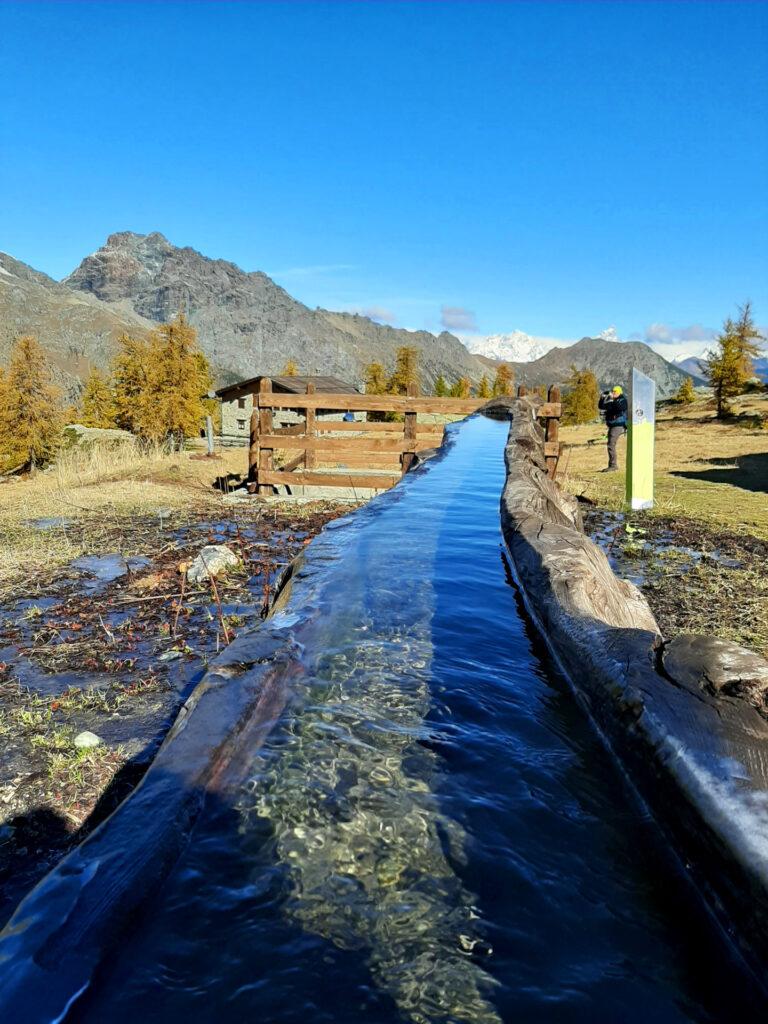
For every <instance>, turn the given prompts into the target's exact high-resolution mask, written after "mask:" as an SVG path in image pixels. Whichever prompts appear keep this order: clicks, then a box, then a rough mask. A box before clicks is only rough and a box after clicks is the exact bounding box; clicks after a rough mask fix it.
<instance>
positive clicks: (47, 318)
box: [0, 231, 686, 397]
mask: <svg viewBox="0 0 768 1024" xmlns="http://www.w3.org/2000/svg"><path fill="white" fill-rule="evenodd" d="M179 310H184V311H185V312H186V314H187V315H188V316H189V318H190V320H191V322H192V324H193V325H194V326H195V327H196V328H197V332H198V339H199V342H200V345H201V347H202V349H203V351H204V352H205V354H206V355H207V357H208V359H209V360H210V362H211V365H212V367H213V370H214V374H215V376H216V380H217V383H218V384H228V383H232V382H234V381H236V380H241V379H243V378H247V377H253V376H256V375H258V374H261V373H264V374H278V373H280V371H281V370H282V369H283V367H284V366H285V363H286V361H287V360H288V359H293V360H295V362H296V363H297V364H298V366H299V370H300V372H303V373H306V374H315V373H320V374H332V375H334V376H338V377H341V378H343V379H346V380H349V381H351V382H354V383H357V382H360V381H361V380H362V379H363V376H364V371H365V366H366V365H367V364H368V363H371V362H380V363H383V364H384V366H385V367H386V368H388V369H389V368H393V366H394V361H395V353H396V350H397V349H398V347H400V346H402V345H413V346H415V347H417V348H418V349H419V350H420V367H421V372H422V385H423V386H424V387H425V388H430V387H431V386H432V385H433V384H434V382H435V380H436V378H437V377H438V376H439V375H441V374H442V375H443V376H444V377H445V378H446V379H447V380H448V381H449V382H452V381H455V380H456V379H457V378H458V377H462V376H466V377H469V379H470V380H471V381H473V382H475V383H476V382H478V381H479V380H480V378H481V377H482V375H483V374H484V373H488V372H489V368H491V367H493V366H495V365H497V361H498V360H499V359H504V360H505V361H507V362H510V363H511V364H512V365H513V366H514V367H515V369H516V372H517V380H518V382H520V383H524V384H528V385H534V384H552V383H560V384H562V383H563V382H564V381H565V379H566V377H567V376H568V372H569V370H570V366H571V364H572V363H575V364H576V365H577V366H580V367H582V366H588V367H589V368H590V369H592V370H593V371H594V372H595V374H596V375H597V377H598V379H599V380H600V383H601V385H602V386H608V385H609V384H612V383H614V382H616V381H618V382H619V383H626V381H627V380H628V378H629V374H630V371H631V367H632V365H633V363H634V365H636V366H638V367H639V368H640V369H642V370H643V372H645V373H648V374H649V375H650V376H652V377H654V379H655V380H656V381H657V385H658V390H659V395H660V396H661V397H664V396H666V395H668V394H670V393H671V392H672V391H675V390H677V388H678V387H679V385H680V382H681V381H682V380H683V379H684V377H685V376H686V373H685V372H684V371H683V370H681V369H679V368H677V367H675V366H673V365H672V364H671V363H668V362H667V361H666V360H665V359H663V358H662V357H661V356H659V355H657V354H656V353H655V352H653V351H652V350H651V349H650V348H649V347H648V346H647V345H644V344H642V343H640V342H618V341H615V340H610V339H611V338H612V337H613V338H615V332H613V333H611V332H612V329H609V330H608V331H604V332H603V336H602V337H600V338H591V339H590V338H583V339H582V340H581V341H580V342H578V343H577V344H575V345H571V346H569V347H568V348H552V349H550V350H549V351H547V350H546V345H545V344H543V343H542V342H541V341H540V340H537V339H533V338H531V337H530V336H529V335H525V334H523V332H521V331H515V332H513V333H512V334H508V335H493V336H492V337H491V338H486V339H483V344H480V342H478V344H477V346H476V351H477V352H478V354H473V353H471V352H470V351H468V349H467V348H466V347H465V345H464V344H462V342H461V341H460V340H459V339H458V338H457V337H455V336H454V335H453V334H449V333H448V332H447V331H444V332H443V333H441V334H439V335H434V334H430V333H429V332H428V331H406V330H400V329H397V328H394V327H389V326H387V325H384V324H379V323H375V322H374V321H373V320H370V319H369V318H368V317H365V316H361V315H359V314H353V313H336V312H332V311H330V310H325V309H319V308H318V309H309V308H308V307H307V306H304V305H303V304H302V303H300V302H298V301H297V300H296V299H294V298H292V296H290V295H289V294H288V293H287V292H286V291H285V290H284V289H283V288H281V287H280V286H279V285H277V284H275V282H274V281H272V280H271V279H270V278H269V277H268V276H267V275H266V274H264V273H261V272H260V271H255V272H246V271H243V270H241V269H240V268H239V267H237V266H236V265H235V264H234V263H230V262H228V261H226V260H218V259H216V260H214V259H209V258H207V257H206V256H203V255H202V254H201V253H199V252H197V251H196V250H195V249H191V248H178V247H177V246H174V245H172V244H171V243H170V242H169V241H168V240H167V239H166V238H165V237H164V236H163V235H161V234H159V233H158V232H153V233H152V234H148V235H139V234H134V233H133V232H130V231H124V232H121V233H118V234H114V235H110V236H109V238H108V239H107V241H106V243H105V244H104V245H103V246H102V247H101V248H100V249H98V250H97V251H96V252H94V253H92V254H91V255H90V256H87V257H86V258H85V259H84V260H83V261H82V263H81V264H80V265H79V266H78V267H77V269H76V270H74V271H73V273H71V274H70V275H69V276H68V277H66V278H65V279H64V280H63V281H61V282H58V281H54V280H53V279H52V278H50V277H48V276H46V275H45V274H42V273H40V272H39V271H37V270H34V269H33V268H32V267H29V266H27V265H26V264H24V263H21V262H19V261H18V260H16V259H14V258H13V257H12V256H8V255H6V254H3V253H0V364H5V363H7V360H8V353H9V350H10V346H11V344H12V341H13V338H14V337H15V336H16V335H18V334H22V333H30V334H35V335H36V336H37V337H38V339H39V341H40V342H41V344H42V345H43V347H44V348H45V349H46V350H47V352H48V354H49V357H50V359H51V362H52V364H53V366H54V369H55V373H56V376H57V377H58V379H59V381H60V383H62V384H63V385H64V387H65V390H66V391H67V392H68V393H69V395H70V396H71V397H74V396H75V395H76V394H77V393H78V392H79V389H80V387H81V382H82V380H83V378H84V377H85V376H86V375H87V373H88V371H89V369H90V367H91V366H94V365H95V366H101V367H106V366H108V364H109V362H110V360H111V359H112V356H113V355H114V352H115V350H116V343H117V339H118V338H119V336H120V335H121V334H123V333H128V334H145V333H146V332H147V331H149V330H150V329H151V328H152V327H153V326H154V325H155V324H157V323H161V322H163V321H167V320H169V319H170V318H171V317H173V316H174V315H175V314H176V313H178V312H179ZM513 357H514V358H513Z"/></svg>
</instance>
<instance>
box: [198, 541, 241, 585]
mask: <svg viewBox="0 0 768 1024" xmlns="http://www.w3.org/2000/svg"><path fill="white" fill-rule="evenodd" d="M239 564H240V559H239V558H238V557H237V555H236V554H235V553H234V551H232V550H231V549H230V548H228V547H226V546H225V545H224V544H207V545H206V546H205V547H204V548H203V549H202V551H201V552H200V554H199V555H198V556H197V558H196V559H195V560H194V562H193V563H192V564H191V565H190V566H189V568H188V569H187V579H188V580H189V582H190V583H202V582H204V581H205V580H207V579H209V578H212V577H215V576H220V575H221V573H223V572H227V571H228V570H229V569H234V568H235V567H236V566H238V565H239Z"/></svg>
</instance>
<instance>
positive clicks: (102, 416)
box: [81, 366, 117, 427]
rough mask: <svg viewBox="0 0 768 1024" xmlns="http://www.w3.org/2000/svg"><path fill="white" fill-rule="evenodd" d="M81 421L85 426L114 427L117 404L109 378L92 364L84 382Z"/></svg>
mask: <svg viewBox="0 0 768 1024" xmlns="http://www.w3.org/2000/svg"><path fill="white" fill-rule="evenodd" d="M82 410H83V414H82V417H81V422H82V423H83V425H84V426H86V427H114V426H115V417H116V416H117V405H116V404H115V397H114V395H113V394H112V386H111V382H110V380H109V378H108V377H107V376H106V375H105V374H104V373H102V372H101V370H100V369H99V368H98V367H96V366H94V367H93V369H92V370H91V372H90V373H89V374H88V379H87V380H86V382H85V390H84V391H83V397H82Z"/></svg>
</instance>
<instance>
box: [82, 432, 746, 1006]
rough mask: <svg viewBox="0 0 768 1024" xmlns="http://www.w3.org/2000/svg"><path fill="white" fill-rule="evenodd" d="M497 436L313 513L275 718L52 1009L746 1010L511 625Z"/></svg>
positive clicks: (606, 767)
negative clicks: (78, 981) (341, 506)
mask: <svg viewBox="0 0 768 1024" xmlns="http://www.w3.org/2000/svg"><path fill="white" fill-rule="evenodd" d="M506 434H507V424H505V423H498V422H494V421H492V420H488V419H483V418H473V419H471V420H469V421H468V422H466V423H465V424H464V425H463V426H462V427H461V429H460V430H458V431H457V432H456V437H455V441H454V443H453V445H452V446H451V447H450V449H449V451H448V452H447V454H445V455H444V456H443V457H441V458H439V459H436V460H434V461H433V462H432V463H430V464H429V465H428V466H427V468H426V470H425V471H423V472H421V473H420V474H416V475H415V476H413V477H412V478H410V479H408V480H406V481H405V482H404V484H403V485H401V486H400V487H398V488H397V489H396V491H395V492H391V493H390V495H388V496H387V497H386V498H385V499H384V500H383V501H382V502H380V503H378V505H376V504H374V506H372V507H369V508H368V509H366V510H364V511H363V512H361V513H358V514H357V515H356V516H355V517H353V519H352V520H351V521H348V522H341V523H335V524H332V526H331V527H330V528H328V529H327V531H326V534H325V535H324V538H323V539H322V543H323V544H324V545H325V549H326V550H327V551H328V552H329V553H330V554H331V557H330V558H328V560H327V565H325V566H324V568H323V577H322V584H321V593H320V599H321V604H322V614H321V615H320V616H319V617H315V618H314V619H312V620H310V622H309V623H308V624H306V623H305V624H304V625H303V626H299V627H297V637H296V638H297V640H298V641H299V643H300V645H301V652H302V653H301V672H302V674H301V681H300V682H297V684H296V685H295V692H294V695H293V699H292V702H291V704H290V705H289V707H288V709H287V711H286V713H285V715H284V717H283V720H282V722H281V723H280V725H279V727H278V728H276V729H275V730H274V732H273V734H272V736H271V737H270V738H269V740H268V741H267V743H266V744H265V745H264V746H263V747H262V748H261V749H260V750H259V751H258V753H254V754H253V756H252V757H250V758H247V757H246V758H245V759H241V760H240V761H239V764H240V765H241V768H242V777H240V778H238V779H236V780H233V781H232V785H231V786H230V788H229V789H227V790H225V791H223V792H222V793H219V794H217V795H216V796H215V797H210V798H209V799H208V801H207V804H206V810H205V813H204V815H203V817H202V819H201V821H200V822H199V824H198V826H197V828H196V829H195V832H194V833H193V836H192V840H191V842H190V845H189V847H188V849H187V851H186V852H185V854H184V855H183V857H182V859H181V860H180V862H179V863H178V865H177V866H176V868H175V870H174V872H173V873H172V875H171V876H170V878H169V879H168V880H167V882H166V884H165V885H164V887H163V891H162V893H161V896H160V898H159V899H158V900H155V901H154V902H153V905H152V906H151V908H150V910H149V911H148V912H147V914H146V915H145V917H144V918H143V919H142V920H141V921H139V922H137V923H136V925H135V927H134V930H133V932H132V933H131V934H130V935H129V936H128V938H127V939H126V941H125V942H124V943H123V944H122V946H121V947H120V949H119V950H118V951H117V954H116V955H115V956H114V957H113V958H112V959H111V962H110V963H108V964H107V965H105V966H104V968H103V969H102V970H101V973H100V975H99V976H98V978H97V981H96V984H95V985H94V986H93V987H92V990H91V991H90V992H89V993H88V995H87V996H86V998H85V999H84V1000H83V1001H81V1002H80V1003H79V1004H77V1006H76V1008H75V1011H74V1017H75V1019H78V1020H83V1021H92V1022H100V1021H110V1024H122V1022H126V1024H127V1022H129V1021H130V1022H134V1021H135V1020H141V1021H142V1024H150V1022H155V1021H157V1022H159V1021H163V1022H166V1024H167V1022H171V1024H173V1022H177V1021H178V1022H183V1024H203V1022H210V1021H213V1020H216V1021H231V1022H241V1021H257V1020H258V1021H266V1022H270V1024H299V1022H302V1024H303V1022H306V1021H310V1020H311V1021H313V1022H322V1021H328V1022H331V1021H332V1022H334V1024H358V1022H360V1021H366V1022H370V1024H397V1022H407V1021H413V1022H417V1024H449V1022H450V1024H454V1022H455V1024H458V1022H470V1024H472V1022H474V1024H497V1022H500V1021H504V1022H508V1021H537V1022H538V1021H542V1022H550V1021H551V1022H557V1024H569V1022H590V1024H594V1022H606V1024H608V1022H610V1024H613V1022H622V1024H631V1022H635V1021H637V1022H641V1021H642V1022H645V1021H647V1020H648V1019H652V1020H654V1022H655V1024H660V1022H678V1021H726V1020H739V1021H742V1022H744V1021H750V1020H753V1019H754V1020H757V1019H758V1016H760V1018H761V1019H762V1016H763V1014H761V1012H760V1006H759V996H758V994H757V993H756V992H755V990H754V989H753V987H752V984H751V982H750V979H749V977H748V976H747V975H746V974H745V973H744V972H743V970H742V968H741V966H740V963H739V961H738V960H737V959H736V958H735V957H734V956H732V954H731V951H730V948H729V947H728V946H727V945H726V944H725V942H724V940H723V939H722V937H721V935H720V934H719V932H717V931H716V929H715V928H714V926H713V925H712V923H711V921H710V919H709V918H708V916H707V915H706V914H705V912H704V911H703V910H702V909H701V907H700V906H699V903H698V900H697V899H696V897H695V895H694V894H693V892H692V890H691V888H690V886H689V883H688V882H687V881H686V879H685V877H684V875H683V873H682V870H681V868H680V867H679V865H678V863H677V861H676V860H675V859H674V858H673V857H672V856H671V855H670V854H669V852H668V850H667V848H666V846H665V844H664V842H663V840H662V839H661V837H660V836H659V834H658V833H657V830H656V828H655V826H654V825H653V823H652V822H651V821H650V820H649V819H648V818H647V817H646V816H645V814H644V812H643V811H642V809H641V808H640V806H639V805H638V804H637V803H636V802H635V800H634V798H633V797H632V795H631V794H630V792H629V791H628V789H627V787H626V785H625V783H624V781H623V779H622V776H621V773H620V772H619V770H618V768H617V766H616V765H615V763H614V762H613V761H612V760H611V758H610V757H609V756H608V755H607V754H606V752H605V751H604V749H603V747H602V746H601V744H600V742H599V741H598V740H597V739H596V737H595V735H594V733H593V731H592V729H591V727H590V725H589V723H588V722H587V721H586V719H585V718H584V716H583V713H582V712H581V710H580V709H579V707H578V705H577V703H576V701H575V700H574V698H573V695H572V694H571V693H570V691H569V690H568V688H567V686H566V685H565V684H564V683H563V682H562V681H561V680H559V679H558V677H557V675H556V674H555V673H554V672H553V669H552V666H551V665H549V664H547V663H546V661H543V660H542V651H541V649H540V646H539V644H538V643H537V641H536V640H535V638H534V637H533V636H532V634H531V633H530V631H529V628H528V626H527V624H526V622H525V620H524V618H523V617H522V616H521V609H520V605H519V602H518V599H517V597H516V594H515V590H514V587H513V586H512V585H511V584H510V582H509V578H508V574H507V573H506V572H505V563H504V561H503V556H502V544H501V536H500V531H499V496H500V493H501V488H502V485H503V478H504V466H503V447H504V441H505V438H506ZM291 612H292V608H291V605H290V603H289V604H288V606H287V607H286V609H285V610H284V611H283V612H279V613H277V616H278V618H279V617H280V616H281V615H282V616H290V615H291ZM243 766H246V767H244V768H243ZM763 1009H764V1007H763Z"/></svg>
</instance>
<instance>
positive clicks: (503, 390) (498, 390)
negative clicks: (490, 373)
mask: <svg viewBox="0 0 768 1024" xmlns="http://www.w3.org/2000/svg"><path fill="white" fill-rule="evenodd" d="M514 390H515V373H514V370H513V369H512V367H511V366H507V364H506V363H502V364H501V366H500V367H499V368H498V369H497V370H496V376H495V377H494V378H493V388H492V392H493V397H494V398H498V397H499V396H500V395H511V394H512V393H513V392H514Z"/></svg>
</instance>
